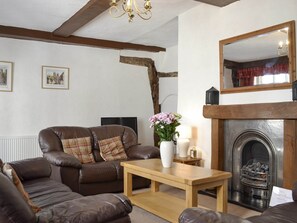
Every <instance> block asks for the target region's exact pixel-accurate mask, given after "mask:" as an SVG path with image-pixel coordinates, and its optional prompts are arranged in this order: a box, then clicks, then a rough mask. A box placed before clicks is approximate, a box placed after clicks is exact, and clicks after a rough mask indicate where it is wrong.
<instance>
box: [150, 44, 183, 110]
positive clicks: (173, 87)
mask: <svg viewBox="0 0 297 223" xmlns="http://www.w3.org/2000/svg"><path fill="white" fill-rule="evenodd" d="M155 60H156V68H157V70H158V71H159V72H176V71H178V47H177V46H174V47H170V48H167V49H166V53H164V52H162V53H159V54H156V55H155ZM177 82H178V77H162V78H160V79H159V89H160V92H159V103H160V104H161V111H162V112H177V98H178V89H177V86H178V84H177Z"/></svg>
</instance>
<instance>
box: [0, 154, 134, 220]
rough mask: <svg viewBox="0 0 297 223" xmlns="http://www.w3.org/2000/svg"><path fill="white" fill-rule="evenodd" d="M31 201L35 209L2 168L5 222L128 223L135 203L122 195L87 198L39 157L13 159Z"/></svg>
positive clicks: (0, 198) (0, 207)
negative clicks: (54, 175)
mask: <svg viewBox="0 0 297 223" xmlns="http://www.w3.org/2000/svg"><path fill="white" fill-rule="evenodd" d="M10 165H11V166H12V167H13V169H14V170H15V171H16V173H17V175H18V177H19V178H20V180H21V182H22V184H23V186H24V189H25V191H26V192H27V193H28V194H29V197H30V199H31V201H32V202H33V203H34V204H35V205H37V206H38V207H40V208H41V211H39V212H37V213H36V214H35V213H34V212H33V211H32V209H31V208H30V206H29V205H28V203H27V202H26V201H25V199H24V197H23V196H22V194H21V193H20V192H19V190H17V187H16V186H15V185H14V184H13V182H12V181H11V180H10V179H9V178H8V177H7V176H6V175H4V174H3V173H2V171H0V222H3V223H4V222H5V223H36V222H38V223H49V222H55V223H64V222H71V223H103V222H104V223H106V222H109V223H125V222H131V221H130V217H129V213H130V212H131V211H132V205H131V203H130V201H129V200H128V198H127V197H125V196H123V195H120V194H98V195H93V196H87V197H83V196H82V195H80V194H78V193H75V192H72V191H71V190H70V188H69V187H67V186H66V185H64V184H62V183H59V182H57V181H54V180H51V179H50V174H51V167H50V165H49V163H48V162H47V160H46V159H44V158H42V157H39V158H33V159H26V160H21V161H15V162H11V163H10Z"/></svg>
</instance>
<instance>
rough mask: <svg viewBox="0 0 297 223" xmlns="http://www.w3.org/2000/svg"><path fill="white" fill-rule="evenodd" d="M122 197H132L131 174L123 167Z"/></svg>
mask: <svg viewBox="0 0 297 223" xmlns="http://www.w3.org/2000/svg"><path fill="white" fill-rule="evenodd" d="M124 195H126V196H127V197H129V196H132V174H131V173H129V172H128V171H127V169H126V167H124Z"/></svg>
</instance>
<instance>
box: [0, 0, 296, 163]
mask: <svg viewBox="0 0 297 223" xmlns="http://www.w3.org/2000/svg"><path fill="white" fill-rule="evenodd" d="M28 7H29V6H28ZM296 8H297V7H296V1H295V0H282V1H280V0H262V1H256V0H240V1H236V2H234V3H232V4H230V5H228V6H226V7H222V8H220V7H215V6H212V5H208V4H202V3H201V4H197V6H196V7H194V8H192V9H190V10H188V11H186V12H184V13H183V14H181V15H179V16H178V44H177V45H175V46H171V47H169V48H167V49H166V52H160V53H150V52H142V51H129V50H114V49H101V48H92V47H85V46H72V45H64V44H56V43H46V42H40V41H29V40H20V39H14V38H5V37H1V38H0V45H1V47H0V61H11V62H13V65H14V66H13V90H12V92H0V101H1V102H2V106H1V107H0V120H1V125H0V136H7V137H10V136H37V135H38V133H39V131H40V130H41V129H44V128H46V127H50V126H64V125H69V126H86V127H92V126H97V125H100V117H104V116H123V117H125V116H136V117H138V129H139V141H140V142H141V143H142V144H145V145H152V144H153V130H152V129H150V128H149V122H148V119H149V117H150V116H151V115H153V103H152V99H151V92H150V85H149V81H148V74H147V68H145V67H140V66H132V65H127V64H124V63H120V62H119V57H120V56H135V57H149V58H152V59H153V60H154V61H155V63H156V68H157V70H158V71H160V72H174V71H178V78H168V79H169V80H160V81H161V85H160V91H161V92H162V91H165V93H164V94H163V95H160V96H163V98H165V97H166V95H167V94H168V92H166V89H167V88H173V89H174V91H176V92H174V93H175V94H177V112H178V113H180V114H181V115H182V116H183V119H182V121H183V123H184V124H186V125H190V126H191V127H192V128H193V129H196V131H195V132H194V133H195V134H194V135H193V136H192V139H191V145H196V146H197V147H198V148H200V149H201V150H202V151H203V160H204V166H205V167H210V166H211V147H212V145H211V120H210V119H206V118H205V117H204V116H203V106H204V105H205V92H206V91H207V90H208V89H209V88H210V87H212V86H214V87H215V88H217V89H218V90H220V76H219V71H220V69H219V63H220V62H219V41H220V40H222V39H226V38H230V37H233V36H238V35H241V34H244V33H248V32H252V31H255V30H259V29H263V28H266V27H270V26H273V25H277V24H280V23H284V22H288V21H291V20H295V21H296V19H297V13H296ZM6 13H7V12H6ZM40 13H42V12H40ZM1 14H2V15H5V13H4V12H3V13H1ZM14 14H20V12H14ZM19 16H20V15H19ZM0 21H1V22H0V23H1V25H5V24H3V22H2V21H5V19H4V18H3V19H2V18H1V19H0ZM141 22H142V23H143V24H144V26H145V22H146V21H141ZM26 26H27V25H26V24H24V27H26ZM28 26H29V25H28ZM54 28H56V27H53V28H52V27H50V28H49V27H46V28H45V29H54ZM42 66H57V67H67V68H69V71H70V72H69V89H67V90H57V89H44V88H42V85H41V82H42V77H41V74H42ZM166 81H168V82H170V83H168V82H166ZM170 93H171V92H169V94H170ZM160 101H162V100H161V99H160ZM291 101H292V90H291V89H282V90H270V91H255V92H246V93H233V94H220V104H221V105H231V104H252V103H269V102H291Z"/></svg>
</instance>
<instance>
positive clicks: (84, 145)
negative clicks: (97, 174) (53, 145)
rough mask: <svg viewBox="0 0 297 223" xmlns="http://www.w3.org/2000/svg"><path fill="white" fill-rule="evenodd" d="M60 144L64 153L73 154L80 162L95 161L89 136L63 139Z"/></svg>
mask: <svg viewBox="0 0 297 223" xmlns="http://www.w3.org/2000/svg"><path fill="white" fill-rule="evenodd" d="M62 145H63V150H64V152H65V153H67V154H70V155H73V156H75V157H76V158H77V159H78V160H79V161H80V162H81V163H95V160H94V156H93V154H92V147H91V138H90V137H84V138H74V139H63V140H62Z"/></svg>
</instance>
